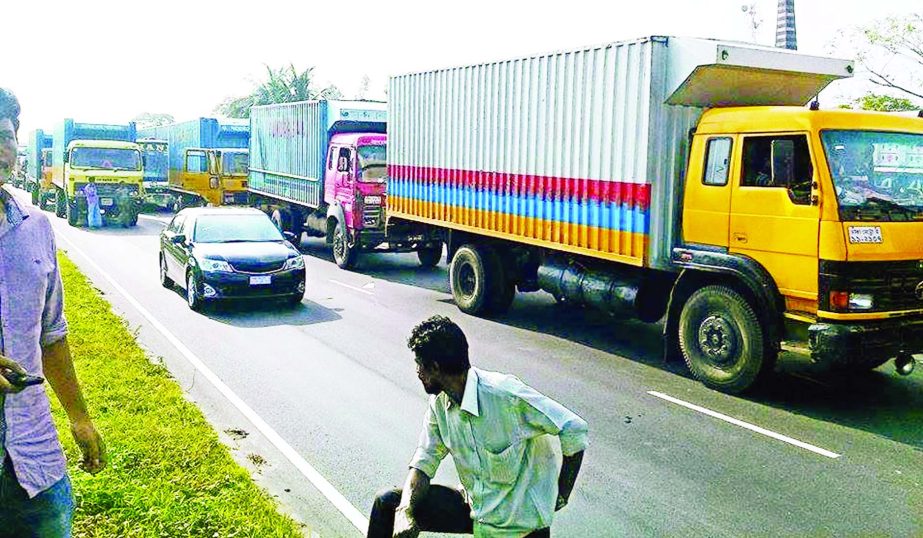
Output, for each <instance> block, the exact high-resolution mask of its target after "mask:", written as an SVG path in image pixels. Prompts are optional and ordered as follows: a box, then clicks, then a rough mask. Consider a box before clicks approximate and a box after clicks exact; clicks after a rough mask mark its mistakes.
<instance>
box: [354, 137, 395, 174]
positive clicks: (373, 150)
mask: <svg viewBox="0 0 923 538" xmlns="http://www.w3.org/2000/svg"><path fill="white" fill-rule="evenodd" d="M358 153H359V181H366V182H369V183H381V182H382V181H384V180H385V178H386V176H387V172H388V146H386V145H384V144H381V145H376V146H359V152H358Z"/></svg>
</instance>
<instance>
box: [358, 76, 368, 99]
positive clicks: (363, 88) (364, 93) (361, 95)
mask: <svg viewBox="0 0 923 538" xmlns="http://www.w3.org/2000/svg"><path fill="white" fill-rule="evenodd" d="M371 82H372V80H371V79H370V78H369V76H368V75H362V81H361V82H359V91H358V92H356V100H357V101H364V100H365V99H367V98H368V95H369V85H370V84H371Z"/></svg>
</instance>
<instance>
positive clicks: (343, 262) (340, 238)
mask: <svg viewBox="0 0 923 538" xmlns="http://www.w3.org/2000/svg"><path fill="white" fill-rule="evenodd" d="M358 257H359V252H358V251H357V250H356V247H354V246H352V247H351V246H349V238H348V237H346V233H345V232H344V231H343V227H342V226H340V224H339V223H337V224H336V227H335V228H334V230H333V260H334V261H335V262H336V264H337V267H339V268H340V269H352V268H353V267H355V266H356V259H357V258H358Z"/></svg>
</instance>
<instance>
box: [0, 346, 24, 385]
mask: <svg viewBox="0 0 923 538" xmlns="http://www.w3.org/2000/svg"><path fill="white" fill-rule="evenodd" d="M0 368H6V369H7V370H12V371H14V372H16V373H17V374H22V375H26V374H27V373H28V372H26V371H25V370H23V368H22V366H20V365H19V363H17V362H16V361H14V360H13V359H8V358H6V357H4V356H3V355H0ZM23 388H24V387H17V386H14V385H13V384H12V383H10V382H9V381H7V380H6V378H5V377H3V376H2V375H0V393H6V394H16V393H17V392H19V391H21V390H22V389H23Z"/></svg>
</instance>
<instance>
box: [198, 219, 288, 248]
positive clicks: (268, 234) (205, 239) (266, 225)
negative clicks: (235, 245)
mask: <svg viewBox="0 0 923 538" xmlns="http://www.w3.org/2000/svg"><path fill="white" fill-rule="evenodd" d="M192 240H193V241H194V242H196V243H232V242H262V241H282V240H283V237H282V233H281V232H279V229H278V228H276V226H275V225H274V224H273V223H272V221H271V220H269V217H267V216H266V215H256V214H253V215H241V214H239V213H238V214H229V215H201V216H199V217H198V218H196V222H195V235H194V236H193V238H192Z"/></svg>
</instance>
